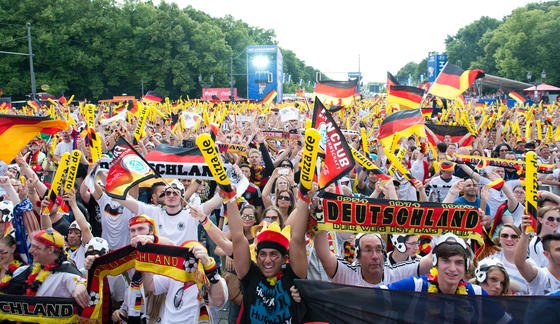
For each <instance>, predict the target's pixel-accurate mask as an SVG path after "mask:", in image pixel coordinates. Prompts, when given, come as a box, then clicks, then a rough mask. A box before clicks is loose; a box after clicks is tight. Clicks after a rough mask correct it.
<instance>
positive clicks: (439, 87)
mask: <svg viewBox="0 0 560 324" xmlns="http://www.w3.org/2000/svg"><path fill="white" fill-rule="evenodd" d="M483 77H484V71H483V70H463V69H461V68H460V67H458V66H456V65H453V64H449V63H448V64H446V65H445V67H444V68H443V70H442V71H441V72H440V73H439V75H438V76H437V78H436V80H435V81H434V83H433V84H432V86H431V87H430V90H428V93H429V94H432V95H434V96H438V97H442V98H446V99H455V98H457V97H458V96H459V95H461V94H462V93H463V92H465V91H466V90H467V89H468V88H469V87H470V86H471V84H473V82H474V81H475V80H476V79H479V78H483Z"/></svg>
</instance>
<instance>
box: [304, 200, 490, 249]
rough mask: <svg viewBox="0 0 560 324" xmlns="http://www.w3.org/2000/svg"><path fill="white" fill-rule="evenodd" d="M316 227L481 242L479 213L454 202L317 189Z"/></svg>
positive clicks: (328, 229) (327, 229)
mask: <svg viewBox="0 0 560 324" xmlns="http://www.w3.org/2000/svg"><path fill="white" fill-rule="evenodd" d="M319 198H321V201H320V203H319V204H321V205H322V206H323V210H322V211H321V212H319V213H316V214H315V215H314V218H315V219H316V222H317V227H318V229H319V230H326V231H330V230H334V231H342V232H352V233H380V234H405V235H406V234H411V235H412V234H415V235H442V234H444V233H447V232H452V233H453V234H455V235H457V236H459V237H462V238H470V239H474V240H476V241H478V242H479V243H480V244H481V245H482V244H484V243H483V238H484V236H483V232H482V224H481V223H480V217H481V215H480V212H479V210H478V209H477V208H473V207H471V206H466V205H457V204H441V203H433V202H417V201H403V200H386V199H373V198H355V197H348V196H342V195H336V194H332V193H328V192H324V191H320V192H319Z"/></svg>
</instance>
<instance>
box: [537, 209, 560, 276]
mask: <svg viewBox="0 0 560 324" xmlns="http://www.w3.org/2000/svg"><path fill="white" fill-rule="evenodd" d="M537 222H538V225H537V229H536V230H537V235H536V236H534V237H533V238H531V241H530V242H529V258H531V259H532V260H533V261H535V263H536V264H537V266H539V267H546V266H548V262H549V260H548V258H547V257H546V256H545V255H544V247H543V242H542V240H543V237H544V236H545V235H548V234H553V233H556V232H557V231H558V225H560V208H559V207H543V208H540V209H539V211H538V212H537Z"/></svg>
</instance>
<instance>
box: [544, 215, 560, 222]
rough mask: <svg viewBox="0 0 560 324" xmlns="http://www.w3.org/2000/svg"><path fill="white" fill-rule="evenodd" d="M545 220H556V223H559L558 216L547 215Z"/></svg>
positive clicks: (559, 218)
mask: <svg viewBox="0 0 560 324" xmlns="http://www.w3.org/2000/svg"><path fill="white" fill-rule="evenodd" d="M546 220H547V221H549V222H554V221H556V222H557V223H560V217H552V216H548V217H547V218H546Z"/></svg>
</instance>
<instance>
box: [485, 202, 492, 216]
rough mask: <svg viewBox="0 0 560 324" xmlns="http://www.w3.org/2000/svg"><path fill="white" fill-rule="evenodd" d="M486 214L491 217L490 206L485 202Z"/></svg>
mask: <svg viewBox="0 0 560 324" xmlns="http://www.w3.org/2000/svg"><path fill="white" fill-rule="evenodd" d="M486 215H488V216H492V217H493V215H490V206H488V204H486Z"/></svg>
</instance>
